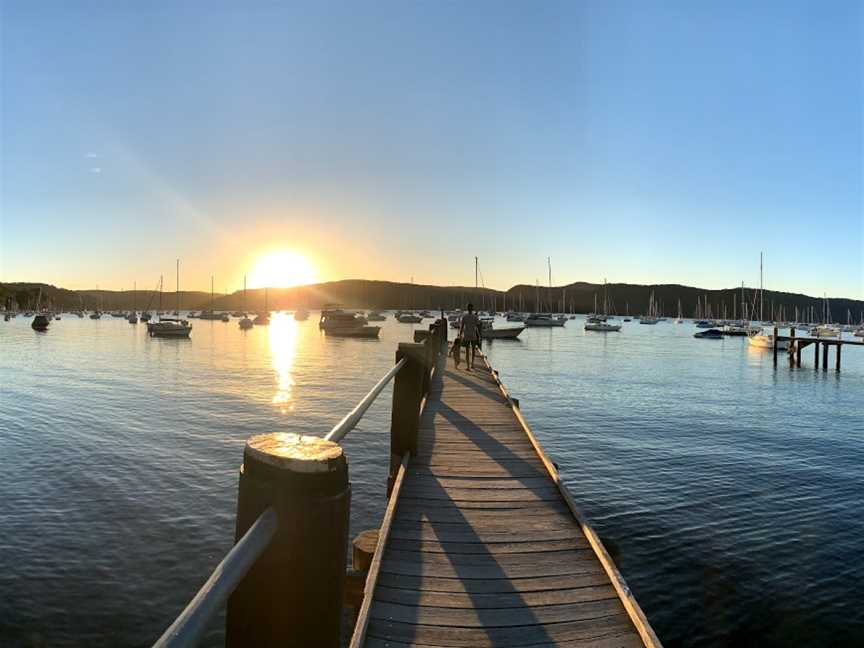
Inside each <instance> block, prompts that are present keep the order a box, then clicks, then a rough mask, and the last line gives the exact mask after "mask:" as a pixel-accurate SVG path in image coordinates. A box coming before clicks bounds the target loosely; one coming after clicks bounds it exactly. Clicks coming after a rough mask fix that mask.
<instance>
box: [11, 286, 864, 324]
mask: <svg viewBox="0 0 864 648" xmlns="http://www.w3.org/2000/svg"><path fill="white" fill-rule="evenodd" d="M40 289H41V291H42V303H43V304H46V303H47V304H51V306H52V307H53V308H57V309H66V310H69V309H77V308H86V309H94V308H97V307H98V308H102V309H103V310H129V309H132V308H133V307H134V308H137V309H138V310H143V309H147V308H149V309H150V310H155V309H156V308H157V307H158V300H159V297H158V293H155V292H153V291H148V290H138V291H134V292H133V291H131V290H128V291H121V292H117V291H110V290H99V291H96V290H67V289H64V288H58V287H56V286H51V285H49V284H38V283H6V284H0V303H2V304H4V305H6V306H7V307H8V306H10V305H11V304H12V303H13V301H14V302H16V303H17V304H18V306H19V307H20V308H28V307H30V308H32V307H35V304H36V300H37V298H38V295H39V291H40ZM603 290H604V288H603V286H602V285H599V284H592V283H587V282H582V281H580V282H575V283H571V284H567V285H566V286H557V287H553V288H551V289H550V288H543V287H537V286H528V285H517V286H513V287H512V288H510V289H509V290H507V291H498V290H492V289H488V288H470V287H465V286H430V285H421V284H408V283H397V282H391V281H368V280H365V279H346V280H343V281H330V282H326V283H320V284H314V285H310V286H298V287H296V288H270V289H268V290H266V291H265V290H264V289H260V288H259V289H254V290H249V291H248V292H247V295H246V309H247V310H249V311H257V310H262V309H263V308H264V303H265V297H266V301H267V306H268V307H269V308H270V309H274V310H283V309H289V310H290V309H294V308H298V307H301V306H302V307H305V308H312V309H316V308H321V307H322V306H324V305H325V304H339V305H341V306H344V307H346V308H381V309H385V308H403V309H412V308H413V309H420V308H424V309H430V310H434V309H440V308H445V309H450V308H458V307H464V306H465V305H466V304H467V303H468V302H473V303H474V305H475V306H476V307H477V308H479V309H482V310H489V309H493V308H494V309H496V310H499V311H500V310H506V309H516V310H522V311H547V310H555V311H563V310H567V311H572V312H576V313H587V312H591V311H593V310H594V300H595V296H596V298H597V301H598V307H599V305H602V302H603ZM606 290H607V291H608V295H609V300H610V302H611V304H612V310H613V312H615V313H617V314H625V313H630V314H632V315H638V314H641V313H644V312H647V309H648V300H649V295H651V293H653V294H654V299H655V301H656V302H657V303H658V304H659V306H660V309H661V312H662V313H663V314H665V315H667V316H670V317H674V316H675V315H677V312H678V301H679V300H680V301H681V308H682V311H683V313H684V316H685V317H693V316H694V315H695V313H696V310H697V301H698V303H701V304H702V307H701V308H702V310H703V311H704V308H705V306H704V305H705V304H706V303H707V305H708V307H709V308H710V310H711V313H712V315H713V316H715V317H724V316H725V317H727V318H731V317H733V315H736V316H738V317H740V316H741V302H742V294H741V289H740V288H729V289H725V290H705V289H702V288H696V287H693V286H683V285H679V284H660V285H647V286H646V285H639V284H627V283H618V284H609V285H608V286H607V287H606ZM265 293H266V296H265ZM743 301H744V302H745V304H747V308H748V309H753V308H755V311H751V312H754V313H755V315H754V316H755V317H758V308H759V301H758V291H757V290H754V289H752V288H747V289H745V290H744V296H743ZM180 302H181V306H182V308H184V309H187V308H189V309H193V310H201V309H204V308H208V307H209V306H210V295H209V293H205V292H199V291H183V292H181V293H180ZM763 303H764V307H763V308H764V310H763V315H764V319H771V318H772V317H773V315H772V314H774V315H776V317H778V318H780V317H782V318H783V319H792V318H794V317H795V309H796V308H797V309H798V311H799V313H800V317H801V318H802V319H803V318H805V316H806V313H808V312H809V310H810V309H812V310H813V312H814V313H815V315H814V318H815V319H821V313H822V309H823V301H822V299H821V298H820V297H810V296H807V295H801V294H796V293H785V292H777V291H773V290H766V291H765V294H764V302H763ZM162 304H163V308H164V309H166V310H167V309H172V310H173V309H174V308H175V307H176V304H177V295H176V293H173V292H166V293H163V295H162ZM213 306H214V308H215V309H216V310H240V309H242V308H243V292H242V291H238V292H235V293H232V294H230V295H224V294H217V295H216V296H215V299H214V304H213ZM830 309H831V319H832V320H833V321H840V322H845V321H846V319H847V311H848V312H850V313H851V316H852V320H853V321H854V322H857V321H860V319H861V318H862V313H864V301H860V300H854V299H843V298H835V299H831V300H830ZM781 310H782V313H781Z"/></svg>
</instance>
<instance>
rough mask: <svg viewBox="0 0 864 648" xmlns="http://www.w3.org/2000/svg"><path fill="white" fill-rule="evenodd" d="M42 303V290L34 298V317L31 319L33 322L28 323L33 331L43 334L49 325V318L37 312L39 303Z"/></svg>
mask: <svg viewBox="0 0 864 648" xmlns="http://www.w3.org/2000/svg"><path fill="white" fill-rule="evenodd" d="M41 301H42V289H41V288H40V289H39V296H38V297H37V298H36V316H35V317H34V318H33V321H32V322H30V326H31V327H32V328H33V330H34V331H40V332H45V331H47V330H48V326H49V325H50V324H51V320H50V318H48V316H46V315H43V314H42V313H41V312H39V309H40V302H41Z"/></svg>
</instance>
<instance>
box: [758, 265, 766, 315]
mask: <svg viewBox="0 0 864 648" xmlns="http://www.w3.org/2000/svg"><path fill="white" fill-rule="evenodd" d="M763 290H764V288H763V287H762V253H761V252H760V253H759V321H760V322H764V321H765V318H764V317H763V313H762V308H763V302H764V301H765V300H764V297H765V295H764V293H763Z"/></svg>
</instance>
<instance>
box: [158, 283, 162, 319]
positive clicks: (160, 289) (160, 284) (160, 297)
mask: <svg viewBox="0 0 864 648" xmlns="http://www.w3.org/2000/svg"><path fill="white" fill-rule="evenodd" d="M159 314H160V315H161V314H162V275H159Z"/></svg>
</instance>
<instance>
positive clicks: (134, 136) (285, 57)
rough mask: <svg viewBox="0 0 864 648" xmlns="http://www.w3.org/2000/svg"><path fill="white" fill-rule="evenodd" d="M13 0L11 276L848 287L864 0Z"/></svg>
mask: <svg viewBox="0 0 864 648" xmlns="http://www.w3.org/2000/svg"><path fill="white" fill-rule="evenodd" d="M280 5H282V6H280ZM0 6H2V17H0V18H2V20H0V23H2V27H0V29H2V33H0V44H2V45H0V46H2V52H0V53H2V63H0V65H2V68H0V71H2V79H0V81H2V86H0V91H2V96H0V107H2V114H0V120H2V121H0V127H2V131H0V151H2V153H0V156H2V167H0V181H2V187H0V189H2V196H0V200H2V202H0V208H2V229H0V236H2V243H0V254H2V257H0V279H2V280H7V281H9V280H41V281H49V282H51V283H55V284H60V285H65V286H69V287H87V286H93V285H95V284H97V283H99V284H100V285H101V286H102V287H106V288H121V287H127V288H128V287H130V286H131V283H132V281H133V280H137V281H138V284H139V286H144V285H147V286H149V285H150V284H152V283H154V282H155V280H156V278H157V277H158V275H159V273H160V272H164V273H165V274H166V276H172V277H173V260H174V258H175V257H177V256H179V257H181V258H182V259H183V262H184V268H185V269H186V270H185V271H184V284H185V285H186V287H188V288H190V289H191V288H205V287H208V284H209V277H210V275H211V274H213V273H215V274H216V277H217V278H216V283H217V287H222V286H229V287H231V288H232V289H233V288H235V287H236V286H237V285H238V284H239V282H241V281H242V275H243V273H244V272H245V271H247V269H248V268H249V266H250V265H252V264H254V260H255V257H256V255H259V254H261V253H262V252H264V251H267V250H272V249H291V250H296V251H299V252H301V253H302V254H305V255H307V256H308V257H309V258H310V259H311V260H312V261H313V263H314V264H315V265H316V267H317V268H318V271H319V276H320V277H321V278H323V279H336V278H344V277H368V278H380V279H395V280H408V279H409V278H410V277H412V276H413V277H414V279H415V281H417V282H428V283H461V284H473V280H474V272H473V257H474V255H478V256H479V257H480V265H481V269H482V271H483V275H484V278H485V281H486V283H487V285H491V286H493V287H498V288H506V287H509V286H510V285H512V284H514V283H518V282H526V283H533V282H534V281H535V279H537V278H540V280H541V282H543V281H545V275H546V257H547V256H551V257H552V263H553V281H554V282H555V283H564V282H568V281H575V280H591V281H597V280H602V278H603V277H608V279H609V281H631V282H639V283H649V282H680V283H687V284H692V285H701V286H706V287H712V288H719V287H728V286H734V285H737V284H739V283H740V281H742V280H745V281H747V283H748V284H749V285H752V284H754V283H758V261H759V251H760V250H764V251H765V253H766V274H765V276H766V283H767V285H768V286H769V287H772V288H777V289H786V290H791V291H801V292H807V293H810V294H821V293H822V292H823V291H827V292H828V293H829V295H835V296H849V297H857V298H859V299H860V298H864V234H862V229H864V223H862V220H864V216H862V213H864V205H862V186H864V164H862V155H864V121H862V120H864V117H862V115H864V110H862V109H864V103H862V101H864V97H862V87H864V77H862V74H864V65H862V62H864V54H862V42H864V38H862V37H864V25H862V19H864V15H862V9H861V3H859V2H791V1H790V2H785V1H784V2H756V3H754V2H727V1H723V2H720V1H716V2H692V1H685V2H650V1H649V0H636V1H633V2H613V1H601V2H578V1H577V0H571V1H568V2H562V3H554V2H548V1H543V2H527V1H526V2H503V1H500V0H499V1H497V2H488V3H487V2H410V1H409V2H406V1H405V0H401V1H398V2H383V1H379V0H376V1H375V2H365V3H358V2H350V3H333V2H309V3H288V2H280V3H276V2H273V3H263V2H249V3H237V2H231V3H225V4H224V5H223V4H220V3H219V2H215V1H207V2H146V3H142V2H134V3H133V2H100V3H86V2H58V3H47V2H39V1H38V0H28V1H26V2H12V1H10V0H0ZM232 7H233V8H232ZM240 7H242V9H241V8H240Z"/></svg>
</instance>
